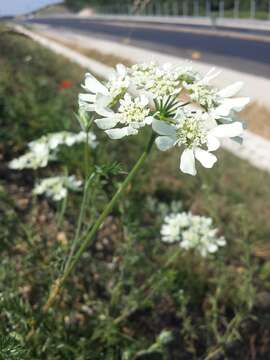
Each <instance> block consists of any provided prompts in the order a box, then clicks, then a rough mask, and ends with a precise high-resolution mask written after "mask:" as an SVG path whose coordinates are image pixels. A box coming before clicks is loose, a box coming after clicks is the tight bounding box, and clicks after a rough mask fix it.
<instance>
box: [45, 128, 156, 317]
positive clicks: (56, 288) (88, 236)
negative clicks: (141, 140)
mask: <svg viewBox="0 0 270 360" xmlns="http://www.w3.org/2000/svg"><path fill="white" fill-rule="evenodd" d="M154 140H155V135H154V134H152V135H151V138H150V141H149V143H148V145H147V147H146V149H145V151H144V152H143V153H142V155H141V157H140V158H139V159H138V161H137V162H136V164H135V165H134V167H133V168H132V170H131V171H130V173H129V174H128V176H127V177H126V179H125V180H124V182H123V183H122V184H121V185H120V187H119V188H118V190H117V191H116V193H115V194H114V196H113V198H112V199H111V201H110V202H109V203H108V204H107V206H106V207H105V209H104V210H103V212H102V213H101V214H100V216H99V218H98V219H97V220H96V222H95V224H94V225H93V227H91V228H89V229H88V230H87V231H86V233H85V235H84V236H83V238H82V239H83V240H82V243H81V246H80V247H79V249H78V250H77V252H76V253H75V254H74V256H73V258H72V260H71V261H70V263H69V265H68V267H67V268H66V269H65V271H64V273H63V275H62V276H60V277H59V278H58V279H57V280H56V281H55V283H54V284H53V286H52V289H51V293H50V295H49V298H48V300H47V302H46V304H45V305H44V307H43V311H44V312H45V313H46V312H47V311H48V310H49V308H50V307H51V306H52V305H53V303H54V301H55V299H56V297H57V295H58V294H59V292H60V289H61V287H62V285H63V283H64V282H65V281H66V279H67V278H68V276H69V275H70V274H71V272H72V271H73V269H74V268H75V266H76V264H77V262H78V261H79V259H80V257H81V255H82V253H83V252H84V251H85V249H86V248H87V246H88V245H89V244H90V243H91V241H92V240H93V238H94V236H95V234H96V233H97V231H98V229H99V228H100V226H101V225H102V224H103V222H104V220H105V219H106V218H107V216H108V215H109V214H110V212H111V211H112V209H113V208H114V206H115V204H116V203H117V201H118V200H119V198H120V196H121V195H122V194H123V192H124V190H125V189H126V188H127V186H128V185H129V184H130V182H131V181H132V180H133V178H134V177H135V175H136V174H137V172H138V171H139V170H140V168H141V167H142V165H143V164H144V162H145V160H146V158H147V156H148V155H149V153H150V151H151V148H152V146H153V143H154Z"/></svg>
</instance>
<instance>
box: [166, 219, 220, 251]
mask: <svg viewBox="0 0 270 360" xmlns="http://www.w3.org/2000/svg"><path fill="white" fill-rule="evenodd" d="M217 234H218V230H217V229H215V228H213V222H212V219H211V218H207V217H204V216H197V215H192V214H191V213H186V212H182V213H179V214H175V213H173V214H170V215H168V216H166V217H165V219H164V223H163V225H162V227H161V238H162V241H163V242H166V243H175V242H178V243H179V246H180V247H181V248H182V249H185V250H191V249H195V250H197V251H198V252H199V253H200V254H201V256H203V257H205V256H207V255H209V254H212V253H215V252H216V251H217V250H218V248H219V247H222V246H225V245H226V240H225V238H224V237H219V236H218V235H217Z"/></svg>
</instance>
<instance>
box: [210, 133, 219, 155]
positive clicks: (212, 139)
mask: <svg viewBox="0 0 270 360" xmlns="http://www.w3.org/2000/svg"><path fill="white" fill-rule="evenodd" d="M219 147H220V141H219V140H218V139H217V138H216V137H215V136H212V135H208V136H207V148H208V150H209V151H215V150H217V149H218V148H219Z"/></svg>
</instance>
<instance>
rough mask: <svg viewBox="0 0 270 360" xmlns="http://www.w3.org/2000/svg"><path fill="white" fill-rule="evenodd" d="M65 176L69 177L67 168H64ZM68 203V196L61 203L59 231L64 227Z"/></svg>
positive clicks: (58, 222) (58, 221)
mask: <svg viewBox="0 0 270 360" xmlns="http://www.w3.org/2000/svg"><path fill="white" fill-rule="evenodd" d="M64 174H65V176H68V169H67V167H66V166H65V168H64ZM67 201H68V195H66V196H65V197H64V199H63V200H62V201H61V205H60V208H59V212H58V220H57V228H58V229H59V228H60V227H61V226H62V223H63V220H64V215H65V212H66V209H67Z"/></svg>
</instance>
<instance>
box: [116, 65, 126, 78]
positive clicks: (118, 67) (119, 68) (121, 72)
mask: <svg viewBox="0 0 270 360" xmlns="http://www.w3.org/2000/svg"><path fill="white" fill-rule="evenodd" d="M116 71H117V73H118V74H119V75H120V76H121V77H124V76H125V75H126V72H127V71H126V67H125V65H123V64H117V65H116Z"/></svg>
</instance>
